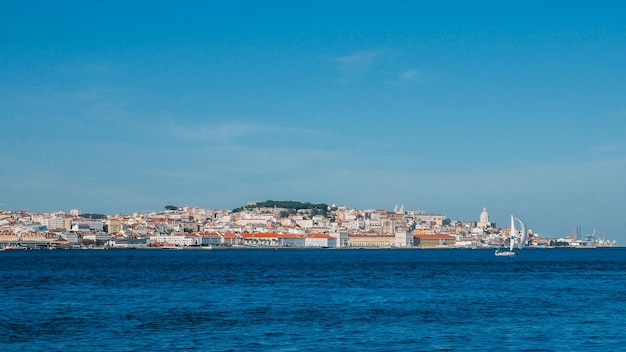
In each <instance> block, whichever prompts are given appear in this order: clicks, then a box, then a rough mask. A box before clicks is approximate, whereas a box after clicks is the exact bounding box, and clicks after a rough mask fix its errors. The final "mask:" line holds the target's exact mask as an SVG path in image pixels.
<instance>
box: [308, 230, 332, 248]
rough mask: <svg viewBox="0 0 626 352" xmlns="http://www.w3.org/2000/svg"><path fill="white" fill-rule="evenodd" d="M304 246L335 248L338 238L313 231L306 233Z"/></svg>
mask: <svg viewBox="0 0 626 352" xmlns="http://www.w3.org/2000/svg"><path fill="white" fill-rule="evenodd" d="M304 246H305V247H307V248H335V247H337V239H336V238H334V237H333V236H330V235H326V234H321V233H311V234H308V235H306V237H305V240H304Z"/></svg>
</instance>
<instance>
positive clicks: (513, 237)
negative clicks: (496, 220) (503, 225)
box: [509, 215, 515, 251]
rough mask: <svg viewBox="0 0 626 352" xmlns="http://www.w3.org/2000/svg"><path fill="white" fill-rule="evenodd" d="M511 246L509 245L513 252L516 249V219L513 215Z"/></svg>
mask: <svg viewBox="0 0 626 352" xmlns="http://www.w3.org/2000/svg"><path fill="white" fill-rule="evenodd" d="M510 240H511V242H510V244H509V250H510V251H512V250H513V248H514V247H515V217H513V215H511V233H510Z"/></svg>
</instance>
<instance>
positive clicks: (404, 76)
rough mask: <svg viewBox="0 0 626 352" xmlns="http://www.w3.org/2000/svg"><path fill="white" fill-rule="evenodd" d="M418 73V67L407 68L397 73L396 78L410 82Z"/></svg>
mask: <svg viewBox="0 0 626 352" xmlns="http://www.w3.org/2000/svg"><path fill="white" fill-rule="evenodd" d="M419 74H420V71H419V70H418V69H411V70H407V71H404V72H402V73H400V74H399V75H398V80H400V82H410V81H413V80H415V79H416V78H417V77H418V76H419Z"/></svg>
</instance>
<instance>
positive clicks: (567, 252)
mask: <svg viewBox="0 0 626 352" xmlns="http://www.w3.org/2000/svg"><path fill="white" fill-rule="evenodd" d="M0 274H1V275H2V280H0V302H2V314H0V350H3V351H10V350H16V351H17V350H33V351H35V350H36V351H40V350H46V351H51V350H58V351H68V350H81V351H82V350H86V349H92V350H136V351H139V350H141V351H144V350H181V349H185V350H206V351H211V350H216V351H228V350H236V351H240V350H289V351H298V350H321V349H327V350H384V351H394V350H395V351H407V350H494V351H495V350H526V351H539V350H541V351H546V350H547V351H549V350H552V351H562V350H588V351H597V350H607V351H609V350H610V351H615V350H624V349H625V347H624V346H626V249H623V248H613V249H543V250H539V249H535V250H532V249H528V250H524V251H522V252H521V254H520V255H518V256H517V257H513V258H504V257H495V256H494V255H493V252H492V251H490V250H263V249H258V250H217V249H216V250H209V251H207V250H189V251H185V250H183V251H164V250H108V251H95V250H93V251H82V250H71V251H19V252H18V251H15V252H9V251H5V252H1V253H0Z"/></svg>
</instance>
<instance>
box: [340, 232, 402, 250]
mask: <svg viewBox="0 0 626 352" xmlns="http://www.w3.org/2000/svg"><path fill="white" fill-rule="evenodd" d="M395 240H396V236H395V235H383V234H381V233H353V234H350V238H349V241H348V245H349V246H350V247H353V248H362V247H367V248H391V247H393V245H394V244H395Z"/></svg>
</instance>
